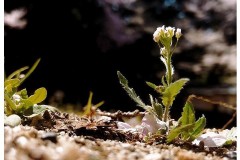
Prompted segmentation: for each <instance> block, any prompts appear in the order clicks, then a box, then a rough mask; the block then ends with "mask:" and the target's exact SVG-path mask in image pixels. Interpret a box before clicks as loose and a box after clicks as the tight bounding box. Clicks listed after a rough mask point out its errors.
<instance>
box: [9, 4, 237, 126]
mask: <svg viewBox="0 0 240 160" xmlns="http://www.w3.org/2000/svg"><path fill="white" fill-rule="evenodd" d="M4 8H5V14H4V24H5V29H4V48H5V50H4V52H5V53H4V57H5V73H6V75H9V74H10V73H12V72H13V71H15V70H16V69H19V68H20V67H23V66H31V65H32V64H33V63H34V62H35V61H36V60H37V59H38V58H41V62H40V64H39V66H38V67H37V69H36V70H35V72H34V73H33V74H32V75H31V76H30V77H29V78H28V79H27V81H26V82H25V83H24V84H23V85H22V87H24V88H27V90H28V92H29V93H32V92H34V90H35V89H37V88H39V87H45V88H47V90H48V97H47V99H46V101H45V103H47V104H54V103H55V104H59V103H62V104H73V105H75V106H84V105H85V104H86V103H87V99H88V97H89V92H90V91H92V92H93V94H94V95H93V103H95V104H96V103H98V102H100V101H102V100H104V101H105V103H104V105H103V106H101V108H100V109H101V110H109V111H116V110H118V109H120V110H123V111H132V110H135V109H140V110H141V108H138V107H136V104H135V103H134V102H133V101H132V100H131V99H130V98H129V97H128V95H127V94H126V93H125V91H124V90H123V89H122V87H121V85H120V84H119V81H118V78H117V71H118V70H119V71H121V73H122V74H123V75H125V77H126V78H127V79H128V80H129V85H130V86H131V87H133V88H134V89H135V90H136V92H137V93H138V95H139V96H140V97H141V98H142V99H143V101H144V102H145V103H149V97H148V96H149V95H148V94H149V93H151V94H152V95H154V96H155V97H156V96H158V95H156V93H154V91H153V90H152V89H151V88H149V87H148V86H147V85H146V83H145V81H150V82H153V83H155V84H160V83H161V82H160V80H161V76H162V75H163V74H164V73H165V70H164V66H163V64H162V62H161V61H160V59H159V48H158V46H157V44H156V43H155V42H154V41H153V40H152V38H153V37H152V34H153V33H154V31H155V30H156V28H157V27H159V26H162V25H165V26H173V27H176V28H181V29H182V33H183V37H182V38H181V39H180V42H179V45H178V47H177V49H176V52H175V55H174V56H173V65H174V67H175V78H176V79H177V78H180V77H188V78H190V79H191V81H190V83H188V85H187V86H186V87H185V90H182V92H181V94H180V95H178V97H177V98H176V102H175V103H174V106H173V108H172V110H171V112H172V116H173V118H178V117H179V116H180V114H181V111H182V107H183V105H184V103H185V101H186V99H187V97H188V95H190V94H196V95H199V96H203V97H206V98H209V99H211V100H213V101H214V100H217V101H222V102H225V103H227V104H230V105H232V106H233V107H236V0H228V1H226V0H215V1H207V0H202V1H197V0H185V1H180V0H68V1H64V0H63V1H44V0H35V1H30V0H6V1H5V3H4ZM194 105H195V108H196V113H197V116H201V114H205V116H206V117H207V119H208V124H207V125H208V127H216V128H219V127H222V126H223V125H224V124H225V123H226V122H227V121H228V120H229V119H230V118H231V116H232V114H233V113H234V110H231V109H227V108H224V107H222V106H221V105H213V104H210V103H205V102H202V101H197V100H196V101H194ZM235 123H236V122H235V120H234V122H233V123H231V125H236V124H235Z"/></svg>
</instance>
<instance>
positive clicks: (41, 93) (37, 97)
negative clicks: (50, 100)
mask: <svg viewBox="0 0 240 160" xmlns="http://www.w3.org/2000/svg"><path fill="white" fill-rule="evenodd" d="M46 97H47V90H46V89H45V88H44V87H41V88H39V89H37V90H36V91H35V92H34V95H32V96H30V97H29V98H28V100H29V101H30V102H32V103H33V104H37V103H40V102H42V101H44V100H45V98H46Z"/></svg>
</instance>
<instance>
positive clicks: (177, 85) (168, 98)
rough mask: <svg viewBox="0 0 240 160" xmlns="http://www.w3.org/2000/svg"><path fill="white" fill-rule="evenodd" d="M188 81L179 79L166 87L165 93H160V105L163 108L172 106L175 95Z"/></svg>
mask: <svg viewBox="0 0 240 160" xmlns="http://www.w3.org/2000/svg"><path fill="white" fill-rule="evenodd" d="M188 81H189V79H188V78H181V79H179V80H177V81H175V82H174V83H171V84H170V85H169V86H168V87H166V89H165V91H164V92H163V93H162V94H163V95H162V103H163V105H164V106H172V104H173V101H174V100H175V97H176V95H177V94H178V93H179V92H180V90H181V89H182V87H183V86H184V85H185V84H186V83H187V82H188Z"/></svg>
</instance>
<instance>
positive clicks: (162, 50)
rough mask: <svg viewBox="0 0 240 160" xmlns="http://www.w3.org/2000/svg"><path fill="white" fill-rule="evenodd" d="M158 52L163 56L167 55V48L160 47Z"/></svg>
mask: <svg viewBox="0 0 240 160" xmlns="http://www.w3.org/2000/svg"><path fill="white" fill-rule="evenodd" d="M160 54H161V55H163V56H164V57H165V56H167V54H168V52H167V49H166V48H165V47H163V48H161V49H160Z"/></svg>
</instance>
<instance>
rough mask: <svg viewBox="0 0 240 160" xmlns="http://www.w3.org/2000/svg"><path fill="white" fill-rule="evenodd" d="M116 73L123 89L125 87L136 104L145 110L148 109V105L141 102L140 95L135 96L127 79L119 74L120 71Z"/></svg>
mask: <svg viewBox="0 0 240 160" xmlns="http://www.w3.org/2000/svg"><path fill="white" fill-rule="evenodd" d="M117 75H118V79H119V81H120V84H121V85H122V87H123V89H125V91H126V92H127V93H128V95H129V96H130V97H131V98H132V99H133V100H134V101H135V102H136V103H137V104H138V106H140V107H142V108H143V109H145V110H149V109H148V107H147V106H146V105H145V104H144V103H143V102H142V100H141V99H140V97H139V96H137V94H136V93H135V91H134V89H133V88H130V87H129V86H128V80H127V79H126V78H125V77H124V76H123V75H122V74H121V72H120V71H117Z"/></svg>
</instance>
